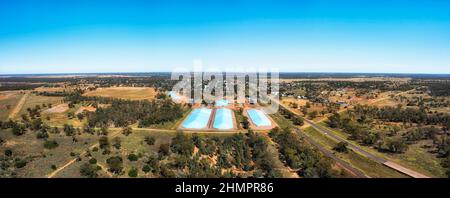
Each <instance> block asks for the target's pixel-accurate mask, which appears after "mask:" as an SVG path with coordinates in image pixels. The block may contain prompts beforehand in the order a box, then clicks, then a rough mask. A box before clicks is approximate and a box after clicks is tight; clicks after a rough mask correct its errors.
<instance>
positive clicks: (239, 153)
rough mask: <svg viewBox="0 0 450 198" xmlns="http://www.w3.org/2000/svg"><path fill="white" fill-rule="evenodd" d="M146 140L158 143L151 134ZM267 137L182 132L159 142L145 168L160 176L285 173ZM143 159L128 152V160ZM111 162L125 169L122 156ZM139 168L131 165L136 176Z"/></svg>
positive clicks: (112, 167) (117, 168)
mask: <svg viewBox="0 0 450 198" xmlns="http://www.w3.org/2000/svg"><path fill="white" fill-rule="evenodd" d="M145 141H146V142H147V141H149V142H150V143H154V140H151V138H150V137H149V138H146V140H145ZM267 141H268V140H267V138H265V137H264V136H261V135H258V134H256V133H254V132H252V131H249V132H248V133H246V134H245V135H244V134H235V135H232V136H227V137H217V136H213V137H211V136H209V137H208V136H200V135H197V134H192V135H186V134H184V133H182V132H179V133H177V134H176V135H175V137H173V138H172V140H171V142H170V143H163V144H160V145H159V150H158V154H156V153H151V154H150V155H148V156H146V157H143V158H142V159H143V160H144V166H143V167H142V169H141V170H142V171H143V172H144V173H150V172H151V173H153V174H154V175H155V176H158V177H187V178H198V177H202V178H203V177H208V178H217V177H281V173H280V172H279V170H277V169H275V165H274V159H273V156H272V155H270V153H269V151H268V142H267ZM139 159H140V158H137V156H136V157H135V158H132V159H130V156H128V160H135V161H136V160H139ZM213 159H216V160H213ZM107 164H108V167H109V169H110V171H111V172H113V170H114V173H118V174H120V173H123V172H122V170H123V165H122V164H123V163H122V160H120V159H118V157H115V158H114V159H110V160H109V162H107ZM138 172H139V171H137V170H135V171H132V170H131V169H130V171H129V172H128V174H129V175H130V174H131V175H130V176H133V177H134V176H138Z"/></svg>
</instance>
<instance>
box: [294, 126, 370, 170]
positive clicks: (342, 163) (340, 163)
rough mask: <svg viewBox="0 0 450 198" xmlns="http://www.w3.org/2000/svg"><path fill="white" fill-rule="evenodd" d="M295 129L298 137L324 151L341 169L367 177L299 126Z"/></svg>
mask: <svg viewBox="0 0 450 198" xmlns="http://www.w3.org/2000/svg"><path fill="white" fill-rule="evenodd" d="M295 130H296V132H297V134H298V135H299V136H300V137H303V138H304V139H305V140H306V141H307V142H309V143H310V144H312V145H313V146H315V147H316V148H317V149H319V151H321V152H322V153H324V154H325V155H326V156H328V157H329V158H331V159H333V160H334V161H335V162H336V164H337V165H338V166H340V167H342V168H343V169H345V170H347V171H348V172H350V174H352V175H354V176H356V177H359V178H369V176H367V175H365V174H364V173H363V172H361V171H360V170H358V169H356V168H354V167H353V166H352V165H350V163H348V162H346V161H344V160H342V159H341V158H339V157H337V156H336V155H334V154H333V152H331V151H329V150H328V149H326V148H324V147H323V146H322V145H320V144H319V143H318V142H316V141H314V140H313V139H312V138H310V137H309V136H307V135H304V134H303V133H302V132H301V130H300V129H299V128H296V129H295Z"/></svg>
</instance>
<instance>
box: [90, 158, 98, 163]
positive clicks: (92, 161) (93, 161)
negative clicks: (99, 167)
mask: <svg viewBox="0 0 450 198" xmlns="http://www.w3.org/2000/svg"><path fill="white" fill-rule="evenodd" d="M89 164H97V159H95V158H91V159H89Z"/></svg>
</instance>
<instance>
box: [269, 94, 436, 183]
mask: <svg viewBox="0 0 450 198" xmlns="http://www.w3.org/2000/svg"><path fill="white" fill-rule="evenodd" d="M409 91H410V90H409ZM407 92H408V91H404V92H401V93H398V94H396V95H401V94H404V93H407ZM385 99H386V98H380V99H377V100H376V101H377V102H379V101H382V100H385ZM272 101H273V102H276V103H278V104H279V105H280V106H282V107H284V108H285V109H287V110H288V111H290V112H291V113H293V114H295V115H298V116H300V115H299V114H298V113H297V112H295V111H293V110H292V109H291V108H289V107H287V106H286V105H284V104H282V103H281V102H280V101H278V100H274V99H273V98H272ZM304 120H305V122H306V123H307V124H309V125H311V126H312V127H313V128H315V129H316V130H317V131H319V132H322V133H323V134H325V135H328V136H329V137H330V138H332V139H335V140H336V141H339V142H346V143H348V147H349V148H350V149H352V150H354V151H355V152H358V153H360V154H362V155H364V156H366V157H368V158H369V159H372V160H374V161H375V162H378V163H380V164H383V165H385V166H387V167H389V168H392V169H394V170H396V171H398V172H401V173H403V174H405V175H408V176H410V177H413V178H429V176H426V175H424V174H422V173H419V172H417V171H414V170H411V169H409V168H406V167H404V166H402V165H400V164H397V163H395V162H392V161H389V160H387V159H385V158H382V157H379V156H376V155H373V154H371V153H369V152H367V151H365V150H363V149H362V148H360V147H359V146H357V145H354V144H352V143H351V142H349V141H347V140H345V139H343V138H341V137H339V136H337V135H335V134H333V132H331V131H329V130H328V129H326V128H325V127H322V126H319V125H317V124H316V123H315V122H313V121H311V120H307V119H304Z"/></svg>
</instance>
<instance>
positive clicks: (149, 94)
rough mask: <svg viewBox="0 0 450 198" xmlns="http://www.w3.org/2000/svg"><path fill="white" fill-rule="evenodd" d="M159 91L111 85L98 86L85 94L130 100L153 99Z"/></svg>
mask: <svg viewBox="0 0 450 198" xmlns="http://www.w3.org/2000/svg"><path fill="white" fill-rule="evenodd" d="M156 94H157V91H156V90H155V89H154V88H149V87H109V88H98V89H97V90H95V91H91V92H87V93H85V94H84V95H85V96H100V97H110V98H121V99H128V100H151V99H153V98H155V96H156Z"/></svg>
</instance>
